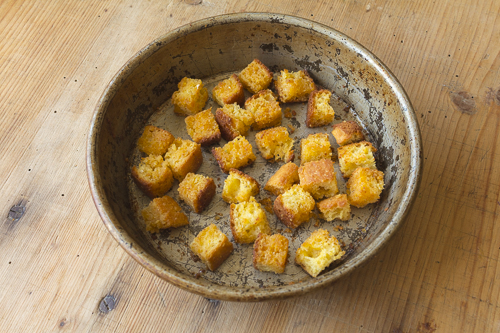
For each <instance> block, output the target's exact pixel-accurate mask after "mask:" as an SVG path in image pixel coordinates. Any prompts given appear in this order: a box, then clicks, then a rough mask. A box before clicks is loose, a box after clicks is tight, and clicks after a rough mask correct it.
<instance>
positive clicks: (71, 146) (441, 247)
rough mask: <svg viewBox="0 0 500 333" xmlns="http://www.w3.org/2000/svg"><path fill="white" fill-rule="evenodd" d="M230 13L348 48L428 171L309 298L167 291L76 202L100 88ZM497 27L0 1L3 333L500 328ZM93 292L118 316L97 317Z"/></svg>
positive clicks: (194, 5) (423, 1)
mask: <svg viewBox="0 0 500 333" xmlns="http://www.w3.org/2000/svg"><path fill="white" fill-rule="evenodd" d="M231 12H278V13H285V14H291V15H296V16H301V17H304V18H308V19H312V20H315V21H318V22H320V23H323V24H326V25H329V26H331V27H333V28H335V29H338V30H339V31H341V32H343V33H346V34H347V35H349V36H350V37H352V38H354V39H356V40H357V41H359V42H360V43H361V44H363V45H364V46H366V47H367V48H368V49H369V50H371V51H372V52H373V53H375V54H376V55H377V56H378V57H379V58H380V59H381V60H382V61H383V62H384V63H385V64H386V65H387V66H388V67H389V68H390V69H391V70H392V71H393V72H394V74H395V75H396V76H397V77H398V78H399V80H400V81H401V83H402V84H403V86H404V87H405V89H406V90H407V92H408V95H409V97H410V99H411V100H412V102H413V105H414V107H415V110H416V112H417V116H418V120H419V124H420V128H421V132H422V139H423V145H424V171H423V177H422V183H421V188H420V191H419V194H418V199H417V200H416V202H415V204H414V206H413V208H412V210H411V212H410V214H409V216H408V218H407V221H406V223H405V224H404V226H403V227H402V228H401V229H400V230H399V232H398V233H397V234H396V235H395V236H394V237H393V238H392V239H391V241H390V243H389V244H388V245H387V246H386V247H384V248H383V249H382V250H381V251H380V252H379V253H378V255H377V256H376V257H375V258H374V259H373V260H372V261H370V262H369V263H368V264H367V265H365V266H364V267H362V268H361V269H359V270H357V271H356V272H355V273H353V274H352V275H350V276H349V277H348V278H345V279H343V280H341V281H338V282H336V283H335V284H333V285H331V286H330V287H328V288H326V289H324V290H319V291H316V292H313V293H311V294H308V295H306V296H302V297H297V298H293V299H288V300H283V301H270V302H264V303H228V302H218V301H210V300H207V299H205V298H202V297H199V296H197V295H193V294H190V293H189V292H186V291H183V290H180V289H178V288H176V287H174V286H172V285H170V284H168V283H166V282H164V281H163V280H161V279H159V278H157V277H156V276H154V275H153V274H151V273H150V272H149V271H147V270H145V269H144V268H142V266H140V265H139V264H137V263H136V262H135V261H134V260H132V259H131V258H130V257H129V256H128V255H127V254H126V253H125V252H124V251H123V250H122V249H121V247H120V246H119V245H118V243H117V242H115V241H114V240H113V239H112V238H111V236H110V235H109V234H108V232H107V230H106V229H105V227H104V225H103V223H102V222H101V220H100V218H99V216H98V214H97V211H96V209H95V207H94V203H93V201H92V199H91V196H90V192H89V189H88V184H87V177H86V170H85V148H86V140H87V132H88V129H89V124H90V119H91V117H92V114H93V110H94V107H95V105H96V103H97V100H98V98H99V97H100V94H101V93H102V91H103V90H104V88H105V86H106V85H107V84H108V82H109V81H110V79H111V78H112V77H113V75H114V74H115V73H116V72H117V71H118V70H119V68H120V67H121V66H122V65H123V64H124V63H125V62H126V61H127V60H128V59H129V58H130V57H132V56H133V55H134V54H135V53H136V52H137V51H139V50H140V49H141V48H142V47H144V46H145V45H146V44H148V43H149V42H151V41H152V40H153V39H155V38H157V37H159V36H160V35H162V34H164V33H166V32H168V31H170V30H172V29H174V28H176V27H179V26H181V25H184V24H187V23H189V22H192V21H194V20H197V19H201V18H205V17H209V16H214V15H218V14H223V13H231ZM499 13H500V2H499V1H496V0H482V1H481V0H480V1H477V0H475V1H473V0H470V1H466V0H453V1H452V0H449V1H445V0H443V1H430V0H415V1H397V0H392V1H391V0H376V1H364V0H354V1H347V0H345V1H322V0H319V1H318V0H315V1H309V0H302V1H277V0H274V1H273V0H262V1H236V0H217V1H216V0H183V1H179V0H173V1H172V0H170V1H169V0H166V1H165V0H162V1H156V0H151V1H134V0H121V1H111V0H110V1H101V0H93V1H90V0H89V1H77V0H67V1H54V0H44V1H14V0H12V1H9V0H4V1H2V2H0V33H1V37H2V38H0V130H1V132H0V133H1V135H0V174H1V175H2V177H1V178H0V191H1V193H2V195H1V199H0V202H1V205H0V210H1V211H0V214H1V216H2V217H1V222H0V267H1V269H0V332H55V331H68V332H115V331H117V332H122V331H129V332H158V331H172V332H181V331H182V332H201V331H203V332H205V331H206V332H212V331H213V332H226V331H235V330H236V329H237V330H238V331H245V332H260V331H271V332H285V331H293V332H319V331H335V332H394V333H402V332H405V333H406V332H498V331H500V299H499V296H500V278H499V277H500V272H499V270H500V267H499V253H500V223H499V222H500V218H499V213H500V198H499V194H500V132H499V128H500V15H499ZM16 204H20V205H22V206H25V214H24V215H23V216H22V217H21V218H20V219H19V220H18V221H17V222H14V221H13V220H12V219H10V218H8V214H9V211H10V209H11V207H12V206H14V205H16ZM106 295H113V296H114V297H115V299H116V307H115V308H114V309H113V310H112V311H110V312H108V313H103V312H100V311H99V304H100V301H101V299H102V298H103V297H105V296H106Z"/></svg>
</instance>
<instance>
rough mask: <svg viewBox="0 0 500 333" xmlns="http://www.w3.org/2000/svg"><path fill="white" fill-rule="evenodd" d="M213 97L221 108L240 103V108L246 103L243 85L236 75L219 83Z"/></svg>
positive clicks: (213, 91)
mask: <svg viewBox="0 0 500 333" xmlns="http://www.w3.org/2000/svg"><path fill="white" fill-rule="evenodd" d="M212 97H213V98H214V101H215V102H217V104H219V105H220V106H224V105H225V104H233V103H238V104H239V105H240V106H243V103H245V93H244V92H243V85H242V84H241V82H240V80H239V79H238V76H237V75H236V74H233V75H231V76H230V77H229V78H228V79H225V80H223V81H221V82H219V84H217V86H216V87H215V88H214V89H213V90H212Z"/></svg>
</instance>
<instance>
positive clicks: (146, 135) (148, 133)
mask: <svg viewBox="0 0 500 333" xmlns="http://www.w3.org/2000/svg"><path fill="white" fill-rule="evenodd" d="M174 139H175V138H174V136H173V135H172V134H170V132H169V131H166V130H164V129H161V128H158V127H156V126H146V127H144V132H143V133H142V135H141V137H140V138H139V140H137V146H138V147H139V150H140V151H142V152H144V153H146V154H147V155H163V154H165V153H166V152H167V150H168V147H170V145H171V144H172V142H174Z"/></svg>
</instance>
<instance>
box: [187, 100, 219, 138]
mask: <svg viewBox="0 0 500 333" xmlns="http://www.w3.org/2000/svg"><path fill="white" fill-rule="evenodd" d="M211 110H212V108H210V109H207V110H205V111H202V112H200V113H197V114H195V115H194V116H188V117H186V119H184V121H185V122H186V129H187V132H188V134H189V136H190V137H191V139H193V141H194V142H196V143H199V144H201V145H202V146H210V145H213V144H214V143H217V142H219V141H220V137H221V134H220V130H219V125H217V122H216V121H215V117H214V115H213V114H212V111H211Z"/></svg>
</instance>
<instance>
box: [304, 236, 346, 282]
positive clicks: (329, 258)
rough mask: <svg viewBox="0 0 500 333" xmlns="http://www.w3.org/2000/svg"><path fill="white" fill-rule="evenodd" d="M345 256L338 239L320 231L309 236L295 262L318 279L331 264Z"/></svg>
mask: <svg viewBox="0 0 500 333" xmlns="http://www.w3.org/2000/svg"><path fill="white" fill-rule="evenodd" d="M344 254H345V252H344V251H342V249H341V248H340V245H339V242H338V240H337V238H335V237H334V236H331V237H330V234H329V233H328V231H326V230H323V229H318V230H316V231H314V232H313V233H312V234H311V236H309V237H308V238H307V239H306V240H305V242H304V243H302V245H301V246H300V247H299V248H298V249H297V252H296V253H295V262H296V263H297V264H299V265H300V266H302V268H303V269H304V270H305V271H306V272H307V273H309V275H311V276H312V277H317V276H318V274H319V273H321V272H322V271H323V270H324V269H325V268H327V267H328V266H330V264H331V263H332V262H333V261H335V260H338V259H340V258H342V256H343V255H344Z"/></svg>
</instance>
